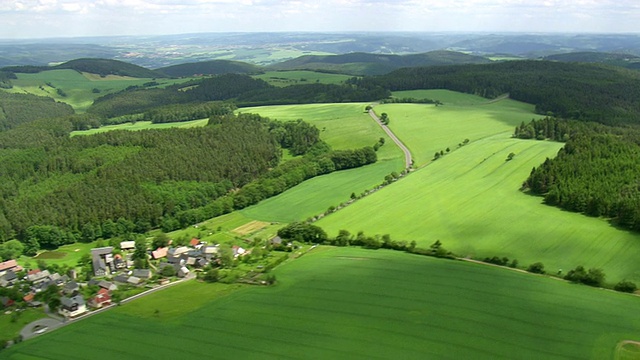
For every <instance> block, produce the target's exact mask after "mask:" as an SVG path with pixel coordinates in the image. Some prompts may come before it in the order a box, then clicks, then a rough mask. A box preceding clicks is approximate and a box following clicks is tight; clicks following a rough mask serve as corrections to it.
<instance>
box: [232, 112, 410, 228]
mask: <svg viewBox="0 0 640 360" xmlns="http://www.w3.org/2000/svg"><path fill="white" fill-rule="evenodd" d="M365 106H366V104H363V103H351V104H313V105H284V106H264V107H254V108H243V109H240V110H239V111H241V112H243V113H257V114H260V115H262V116H266V117H269V118H272V119H277V120H280V121H292V120H296V119H303V120H304V121H307V122H309V123H311V124H313V125H315V126H316V127H317V128H318V129H320V131H321V132H320V137H321V138H322V140H324V141H326V142H327V143H328V144H329V145H331V147H332V148H334V149H355V148H360V147H363V146H368V145H369V146H372V145H373V144H375V143H376V142H377V141H378V139H380V138H381V137H382V138H385V145H384V146H382V147H381V148H380V149H379V150H378V152H377V154H378V162H376V163H375V164H372V165H368V166H364V167H362V168H359V169H350V170H345V171H338V172H334V173H331V174H328V175H323V176H318V177H316V178H313V179H311V180H307V181H305V182H304V183H302V184H300V185H298V186H296V187H294V188H292V189H289V190H288V191H286V192H284V193H283V194H280V195H278V196H276V197H273V198H270V199H267V200H264V201H262V202H260V204H258V205H256V206H251V207H249V208H246V209H243V210H242V211H241V213H242V214H244V215H245V216H246V217H249V218H253V219H257V220H262V221H277V222H292V221H299V220H304V219H306V218H308V217H311V216H315V215H318V214H320V213H322V212H324V211H325V210H327V208H329V207H330V206H337V205H339V204H340V203H342V202H346V201H348V200H349V197H350V195H351V193H356V194H358V195H359V194H360V193H361V192H363V191H365V190H368V189H372V188H374V187H375V186H376V185H378V184H380V183H382V181H383V179H384V177H385V176H386V175H388V174H390V173H391V172H393V171H396V172H400V171H402V169H403V155H402V151H401V150H400V149H399V148H398V147H397V146H395V145H394V144H393V142H392V141H391V139H390V138H389V137H388V136H387V135H386V134H385V133H384V131H382V129H381V128H380V127H379V126H378V125H377V124H376V123H375V122H374V121H373V120H372V119H371V117H370V116H369V115H368V114H366V113H365V112H364V107H365ZM292 209H295V210H294V211H292Z"/></svg>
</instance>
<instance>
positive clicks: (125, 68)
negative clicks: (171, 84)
mask: <svg viewBox="0 0 640 360" xmlns="http://www.w3.org/2000/svg"><path fill="white" fill-rule="evenodd" d="M58 69H72V70H76V71H80V72H88V73H92V74H98V75H100V76H107V75H118V76H129V77H134V78H157V77H166V76H165V75H163V74H161V73H159V72H156V71H153V70H149V69H147V68H144V67H141V66H138V65H134V64H130V63H127V62H124V61H119V60H110V59H90V58H85V59H76V60H71V61H67V62H65V63H62V64H60V65H56V66H9V67H5V68H2V69H0V70H3V71H8V72H13V73H38V72H42V71H47V70H58Z"/></svg>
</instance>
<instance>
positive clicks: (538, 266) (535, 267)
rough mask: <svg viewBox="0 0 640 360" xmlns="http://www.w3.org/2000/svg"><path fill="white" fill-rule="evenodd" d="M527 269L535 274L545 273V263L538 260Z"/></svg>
mask: <svg viewBox="0 0 640 360" xmlns="http://www.w3.org/2000/svg"><path fill="white" fill-rule="evenodd" d="M527 271H528V272H530V273H534V274H544V264H543V263H541V262H536V263H533V264H531V265H529V267H528V268H527Z"/></svg>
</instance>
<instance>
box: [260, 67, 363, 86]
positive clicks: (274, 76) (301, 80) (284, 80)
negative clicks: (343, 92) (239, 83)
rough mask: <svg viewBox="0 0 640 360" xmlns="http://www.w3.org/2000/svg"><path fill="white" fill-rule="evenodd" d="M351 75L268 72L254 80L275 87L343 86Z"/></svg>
mask: <svg viewBox="0 0 640 360" xmlns="http://www.w3.org/2000/svg"><path fill="white" fill-rule="evenodd" d="M351 77H352V76H349V75H341V74H330V73H321V72H316V71H305V70H295V71H268V72H266V73H264V74H260V75H255V76H254V78H256V79H262V80H264V81H266V82H268V83H269V84H271V85H274V86H289V85H297V84H313V83H316V82H318V83H322V84H341V83H343V82H344V81H345V80H347V79H349V78H351Z"/></svg>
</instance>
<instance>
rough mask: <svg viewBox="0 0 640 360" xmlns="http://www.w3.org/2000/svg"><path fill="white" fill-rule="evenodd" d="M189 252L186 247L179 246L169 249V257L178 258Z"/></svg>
mask: <svg viewBox="0 0 640 360" xmlns="http://www.w3.org/2000/svg"><path fill="white" fill-rule="evenodd" d="M187 252H189V248H188V247H186V246H179V247H177V248H171V249H169V251H168V252H167V257H169V258H171V257H178V256H180V255H182V254H184V253H187Z"/></svg>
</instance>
